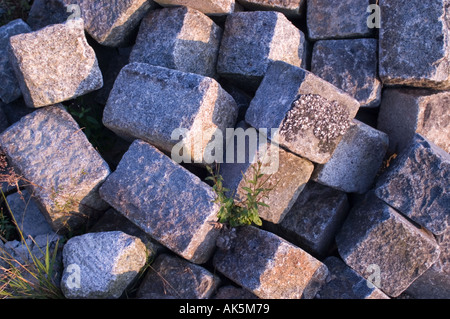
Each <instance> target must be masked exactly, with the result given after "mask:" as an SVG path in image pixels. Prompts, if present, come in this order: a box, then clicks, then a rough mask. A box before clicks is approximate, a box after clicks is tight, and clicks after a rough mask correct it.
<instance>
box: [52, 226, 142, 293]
mask: <svg viewBox="0 0 450 319" xmlns="http://www.w3.org/2000/svg"><path fill="white" fill-rule="evenodd" d="M146 261H147V254H146V248H145V245H144V244H143V243H142V241H141V240H140V239H139V238H137V237H134V236H130V235H127V234H125V233H123V232H120V231H113V232H102V233H87V234H84V235H81V236H76V237H72V238H71V239H69V241H68V242H67V243H66V244H65V245H64V249H63V263H64V272H63V276H62V279H61V290H62V292H63V294H64V296H65V297H66V298H69V299H97V298H101V299H104V298H119V297H120V296H121V295H122V293H123V292H124V290H125V288H127V286H128V285H129V284H130V283H131V282H132V280H133V279H134V278H135V277H136V276H137V275H138V273H139V271H140V270H141V268H142V267H143V266H144V265H145V263H146ZM77 275H78V276H79V282H77V281H76V280H75V278H76V276H77ZM77 284H79V285H77Z"/></svg>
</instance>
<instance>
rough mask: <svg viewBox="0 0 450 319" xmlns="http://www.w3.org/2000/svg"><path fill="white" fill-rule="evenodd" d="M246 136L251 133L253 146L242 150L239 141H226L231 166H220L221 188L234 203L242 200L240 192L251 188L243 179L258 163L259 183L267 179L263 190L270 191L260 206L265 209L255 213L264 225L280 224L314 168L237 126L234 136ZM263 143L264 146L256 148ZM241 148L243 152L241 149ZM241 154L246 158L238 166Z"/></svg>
mask: <svg viewBox="0 0 450 319" xmlns="http://www.w3.org/2000/svg"><path fill="white" fill-rule="evenodd" d="M246 132H248V133H249V135H251V134H252V132H253V136H255V139H254V141H253V142H251V141H250V142H249V143H245V146H242V145H243V143H242V141H240V139H239V138H238V140H237V141H234V137H233V140H228V142H229V143H228V145H227V149H226V152H225V156H226V157H227V156H228V157H231V155H234V156H233V159H232V162H229V159H226V160H225V162H224V163H223V164H222V165H221V166H220V174H221V175H222V177H223V179H224V182H223V185H224V187H225V188H228V189H230V193H232V194H235V198H236V199H239V198H240V199H242V200H244V199H245V198H246V196H247V192H246V191H245V190H243V189H242V188H243V187H251V185H250V184H249V183H246V182H245V179H247V180H252V179H253V177H254V174H255V169H256V166H257V162H258V161H260V162H261V163H262V169H263V170H262V173H263V174H265V176H264V177H263V178H262V180H266V179H267V178H268V180H267V182H266V183H265V184H264V187H265V188H272V190H271V191H270V193H269V194H268V197H267V198H264V203H265V204H267V205H269V207H259V210H258V213H259V216H260V217H261V218H262V219H264V220H266V221H270V222H273V223H280V222H281V221H282V220H283V218H284V216H285V215H286V214H287V212H288V211H289V210H290V209H291V207H292V205H293V204H294V202H295V200H296V199H297V197H298V196H299V194H300V193H301V192H302V190H303V188H304V187H305V185H306V183H307V182H308V180H309V178H310V177H311V174H312V172H313V170H314V165H313V164H312V163H311V162H310V161H308V160H305V159H303V158H301V157H298V156H296V155H294V154H292V153H289V152H287V151H285V150H283V149H281V148H280V147H278V146H277V145H276V144H272V143H270V141H268V139H267V137H265V136H264V135H262V137H263V138H258V136H257V134H258V133H257V131H256V130H255V129H254V128H250V127H249V126H248V125H245V124H244V123H240V125H238V126H237V130H236V132H235V135H236V136H244V134H245V133H246ZM240 133H242V134H240ZM264 141H266V142H267V143H268V144H263V145H260V144H259V143H264ZM253 143H255V144H256V145H258V148H256V147H254V146H256V145H251V144H253ZM242 147H244V149H241V148H242ZM228 153H231V155H229V154H228ZM243 153H244V154H245V155H246V156H245V158H244V163H241V162H240V159H239V157H241V156H242V155H243ZM244 176H245V179H244ZM230 195H231V194H230Z"/></svg>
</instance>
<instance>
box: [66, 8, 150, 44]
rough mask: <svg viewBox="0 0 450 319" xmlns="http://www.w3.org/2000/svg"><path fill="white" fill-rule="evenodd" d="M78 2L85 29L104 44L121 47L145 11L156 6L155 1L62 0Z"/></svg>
mask: <svg viewBox="0 0 450 319" xmlns="http://www.w3.org/2000/svg"><path fill="white" fill-rule="evenodd" d="M63 1H64V3H65V4H66V5H71V4H72V5H78V6H79V10H80V17H81V19H83V21H84V24H85V25H84V27H85V29H86V31H87V32H88V33H89V34H90V35H91V36H92V38H94V39H95V40H96V41H97V42H98V43H100V44H102V45H105V46H112V47H117V46H121V45H123V44H124V43H126V42H127V41H128V40H129V37H130V36H131V33H132V32H133V30H134V29H135V28H136V27H137V26H138V25H139V22H140V21H141V20H142V18H143V17H144V16H145V14H146V13H147V12H148V11H149V10H150V9H154V8H155V7H156V4H155V3H154V2H153V1H152V0H121V1H111V0H63Z"/></svg>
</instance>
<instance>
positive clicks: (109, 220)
mask: <svg viewBox="0 0 450 319" xmlns="http://www.w3.org/2000/svg"><path fill="white" fill-rule="evenodd" d="M110 231H121V232H123V233H125V234H128V235H130V236H134V237H138V238H139V239H140V240H141V241H142V242H143V243H144V244H145V247H147V254H148V258H154V257H155V256H156V255H157V254H159V253H160V252H163V251H164V250H167V249H166V248H165V247H164V246H162V245H161V244H160V243H158V242H156V241H155V240H154V239H153V238H151V237H150V236H149V235H147V234H146V233H145V232H144V231H143V230H142V229H140V228H139V227H138V226H136V225H135V224H133V223H132V222H131V221H130V220H129V219H128V218H126V217H125V216H123V215H122V214H121V213H120V212H118V211H116V210H115V209H114V208H110V209H108V210H107V211H106V212H105V213H104V214H103V215H102V217H100V219H99V220H98V221H97V223H95V225H94V226H92V227H91V228H90V229H89V232H90V233H100V232H110Z"/></svg>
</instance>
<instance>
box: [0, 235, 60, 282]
mask: <svg viewBox="0 0 450 319" xmlns="http://www.w3.org/2000/svg"><path fill="white" fill-rule="evenodd" d="M61 239H62V236H58V235H55V234H41V235H37V236H35V237H34V238H26V239H25V242H23V241H18V240H12V241H8V242H6V243H5V245H4V246H3V251H2V247H0V258H1V255H2V254H3V257H4V258H7V259H8V260H9V261H8V263H6V264H7V265H6V267H7V268H9V266H10V265H11V264H12V266H14V267H16V268H19V269H23V268H22V266H21V265H33V264H34V261H33V258H32V257H31V255H32V256H33V257H34V258H37V259H38V260H39V261H40V262H42V263H44V262H45V251H46V249H47V247H48V249H49V252H50V254H53V252H55V248H57V247H56V245H57V244H58V247H61V242H60V240H61ZM30 251H31V255H30ZM56 252H57V254H56V257H55V264H54V269H53V271H54V275H55V276H54V278H53V279H54V280H55V281H58V280H57V277H58V276H60V275H61V270H62V269H61V268H62V267H61V266H62V265H61V254H60V251H59V248H58V250H56ZM22 274H24V277H25V278H28V279H33V277H32V276H31V275H30V274H28V273H27V272H26V271H24V272H23V273H22ZM34 279H36V278H34Z"/></svg>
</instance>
